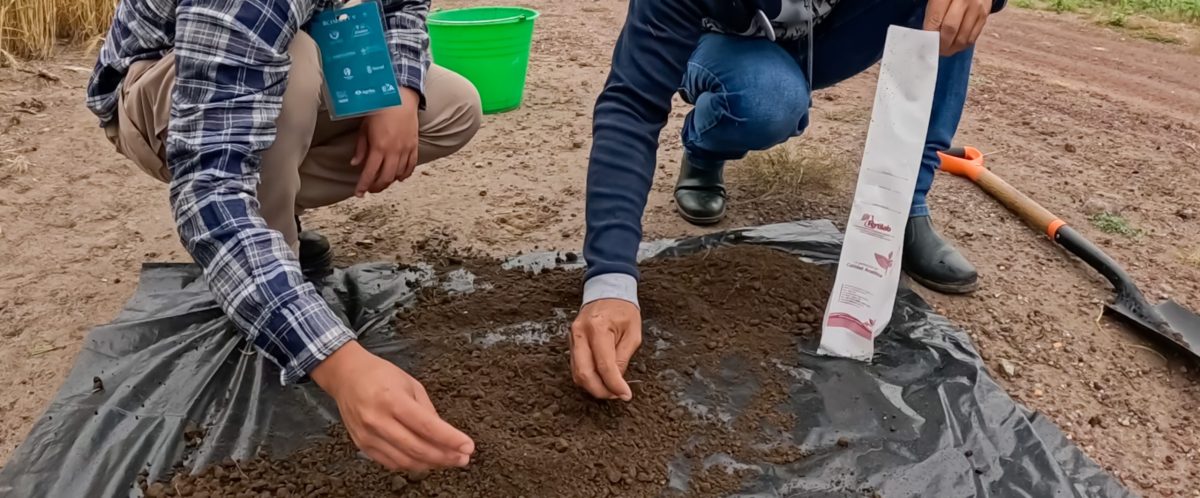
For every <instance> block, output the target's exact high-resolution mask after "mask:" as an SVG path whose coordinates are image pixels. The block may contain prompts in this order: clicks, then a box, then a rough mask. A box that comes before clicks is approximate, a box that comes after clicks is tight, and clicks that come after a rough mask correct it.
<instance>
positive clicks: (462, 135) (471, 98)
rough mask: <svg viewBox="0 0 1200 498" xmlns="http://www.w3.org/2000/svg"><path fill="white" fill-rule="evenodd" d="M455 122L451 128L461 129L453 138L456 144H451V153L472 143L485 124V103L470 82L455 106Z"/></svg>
mask: <svg viewBox="0 0 1200 498" xmlns="http://www.w3.org/2000/svg"><path fill="white" fill-rule="evenodd" d="M453 122H454V126H451V128H452V129H456V130H460V131H458V133H456V134H455V136H454V137H453V139H452V141H453V142H454V145H452V146H451V147H452V149H453V150H451V151H450V152H451V153H454V152H458V150H459V149H462V148H463V147H465V146H466V145H467V144H468V143H470V141H471V139H473V138H475V134H476V133H478V132H479V127H480V126H481V125H482V124H483V103H482V102H481V101H480V98H479V91H478V90H476V89H475V86H474V85H471V84H470V83H468V84H467V85H466V87H465V89H464V90H463V93H462V96H461V98H460V100H459V103H458V105H456V106H455V113H454V121H453Z"/></svg>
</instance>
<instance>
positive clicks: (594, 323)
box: [570, 299, 642, 401]
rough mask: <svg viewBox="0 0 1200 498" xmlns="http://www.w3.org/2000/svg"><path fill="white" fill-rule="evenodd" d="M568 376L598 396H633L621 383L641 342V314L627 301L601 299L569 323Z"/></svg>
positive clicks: (619, 397)
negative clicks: (569, 354)
mask: <svg viewBox="0 0 1200 498" xmlns="http://www.w3.org/2000/svg"><path fill="white" fill-rule="evenodd" d="M570 337H571V377H572V378H573V379H574V380H575V384H577V385H578V386H579V387H582V388H584V389H585V390H587V392H588V393H589V394H591V395H592V396H594V397H596V398H598V399H620V400H624V401H629V400H631V399H633V391H632V390H631V389H630V388H629V383H628V382H625V378H624V375H625V370H626V369H627V368H629V360H630V358H632V357H633V354H634V353H635V352H637V349H638V347H640V346H641V345H642V313H641V311H640V310H638V307H637V306H635V305H634V304H633V303H631V302H629V301H624V300H621V299H601V300H598V301H593V302H590V303H588V304H587V305H586V306H584V307H583V309H581V310H579V316H578V317H576V318H575V322H574V323H572V324H571V336H570Z"/></svg>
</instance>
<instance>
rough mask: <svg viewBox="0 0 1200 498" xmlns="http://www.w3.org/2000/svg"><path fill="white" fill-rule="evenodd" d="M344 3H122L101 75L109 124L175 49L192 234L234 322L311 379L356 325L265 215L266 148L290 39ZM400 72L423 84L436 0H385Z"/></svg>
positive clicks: (179, 134) (91, 87) (179, 217)
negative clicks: (137, 77)
mask: <svg viewBox="0 0 1200 498" xmlns="http://www.w3.org/2000/svg"><path fill="white" fill-rule="evenodd" d="M341 3H342V2H341V1H338V0H121V2H120V5H119V6H118V7H117V13H116V16H115V18H114V20H113V24H112V27H111V28H110V29H109V32H108V36H107V37H106V38H105V40H104V46H103V48H102V50H101V51H100V57H99V60H98V61H97V62H96V69H95V73H94V74H93V75H92V78H91V81H90V82H89V84H88V92H87V93H88V98H87V104H88V107H89V108H90V109H91V110H92V112H94V113H95V114H96V115H97V116H99V117H100V121H101V124H102V125H107V124H109V123H112V122H113V120H114V118H115V116H116V113H117V95H118V92H119V91H120V86H121V81H122V80H123V79H124V77H125V74H126V73H127V71H128V69H129V66H130V65H131V64H133V63H134V62H136V61H139V60H146V59H158V58H161V57H162V56H163V55H164V54H165V53H167V52H168V51H170V50H174V52H175V61H176V62H175V63H176V80H175V90H174V94H173V95H172V99H171V121H170V126H169V128H168V131H167V140H166V148H167V165H168V167H169V169H170V171H171V177H172V181H171V205H172V207H173V210H174V214H175V220H176V223H177V225H178V229H179V235H180V237H181V239H182V240H183V243H184V246H185V247H186V248H187V250H188V252H190V253H191V254H192V257H194V258H195V259H196V261H197V262H198V263H199V264H200V265H201V266H203V267H204V275H205V277H206V279H207V280H208V284H209V287H210V288H211V289H212V292H213V294H214V295H215V296H216V299H217V302H218V303H220V305H221V307H222V309H224V310H225V313H226V314H227V315H228V316H229V317H230V318H231V319H232V320H233V322H234V324H235V325H236V326H237V327H238V328H239V329H240V330H242V331H243V332H245V333H246V335H247V336H249V338H250V339H251V340H252V341H253V342H254V345H255V346H257V347H258V348H259V350H261V351H262V352H263V353H265V354H266V355H267V356H268V357H270V358H271V359H272V360H273V361H275V362H276V363H277V364H278V365H279V366H280V367H281V369H282V373H281V375H280V377H281V380H282V382H284V383H289V382H295V381H297V380H300V379H302V378H304V377H305V376H306V375H307V374H308V373H309V372H310V371H311V370H312V369H313V368H314V367H316V366H317V364H319V363H320V362H321V361H323V360H324V359H325V358H326V357H328V356H329V355H330V354H331V353H333V351H335V350H337V348H339V347H341V346H342V345H343V344H345V343H346V342H348V341H350V340H353V339H354V338H355V334H354V332H353V331H351V330H350V329H349V328H347V327H346V326H345V325H344V324H343V323H342V322H341V320H339V319H338V317H337V316H336V315H335V314H334V313H333V311H332V310H331V309H330V308H329V307H328V306H327V305H326V304H325V302H324V301H323V300H322V299H321V296H320V295H318V294H317V292H316V290H315V289H314V288H313V286H312V285H311V284H308V283H306V282H305V281H304V278H303V276H302V275H301V273H300V265H299V263H298V262H297V260H296V257H295V255H294V254H292V252H291V250H290V249H289V248H288V246H287V243H286V242H285V241H284V239H283V236H282V235H281V234H280V233H279V232H277V231H275V230H272V229H270V228H268V227H267V224H266V222H265V221H263V219H262V217H261V216H260V215H259V212H258V210H259V204H258V201H257V199H256V191H257V190H256V189H257V187H258V181H259V168H260V164H259V162H260V158H261V154H262V152H263V151H264V150H266V149H267V148H268V147H270V146H271V144H272V143H273V142H274V140H275V120H276V118H277V117H278V116H279V112H280V110H281V108H282V104H283V91H284V86H285V85H286V84H287V75H288V70H289V68H290V66H291V60H290V58H289V56H288V54H287V47H288V44H289V43H290V42H291V40H292V38H293V36H294V35H295V34H296V32H297V31H298V30H300V29H302V27H303V26H304V25H305V24H307V23H308V21H309V20H310V19H311V18H312V16H313V14H314V13H315V12H317V11H320V10H322V9H329V8H335V7H336V6H337V5H340V4H341ZM380 3H381V4H382V7H383V11H384V16H385V19H384V23H385V27H386V28H387V40H388V45H389V48H390V51H391V54H392V62H393V65H394V67H395V70H396V77H397V79H398V81H400V83H401V84H402V85H404V86H407V87H409V88H412V89H414V90H417V91H418V92H419V93H421V94H422V95H424V90H425V73H426V71H427V70H428V68H429V62H430V61H429V55H428V54H429V51H428V45H429V42H428V40H429V39H428V34H427V32H426V27H425V17H426V14H427V13H428V12H429V0H380Z"/></svg>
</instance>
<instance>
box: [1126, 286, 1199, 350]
mask: <svg viewBox="0 0 1200 498" xmlns="http://www.w3.org/2000/svg"><path fill="white" fill-rule="evenodd" d="M1147 308H1148V309H1147ZM1107 309H1108V311H1110V312H1112V313H1114V314H1116V315H1118V316H1120V317H1121V318H1123V319H1125V320H1126V321H1128V322H1129V323H1131V324H1133V325H1136V326H1137V327H1139V328H1141V329H1143V330H1146V331H1148V332H1153V333H1155V334H1157V335H1159V336H1161V337H1162V338H1163V339H1166V340H1168V341H1170V342H1171V343H1173V344H1175V345H1177V346H1179V347H1181V348H1183V349H1186V350H1187V351H1188V352H1190V353H1191V354H1193V355H1196V356H1200V315H1196V313H1193V312H1192V311H1191V310H1189V309H1187V308H1184V307H1183V306H1180V305H1179V303H1176V302H1175V301H1163V302H1162V303H1161V304H1158V305H1155V306H1150V307H1142V306H1136V305H1133V306H1130V305H1129V303H1127V302H1125V301H1124V300H1121V299H1118V301H1117V302H1116V303H1113V304H1110V305H1108V306H1107Z"/></svg>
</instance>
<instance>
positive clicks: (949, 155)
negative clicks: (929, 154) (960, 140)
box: [938, 147, 987, 181]
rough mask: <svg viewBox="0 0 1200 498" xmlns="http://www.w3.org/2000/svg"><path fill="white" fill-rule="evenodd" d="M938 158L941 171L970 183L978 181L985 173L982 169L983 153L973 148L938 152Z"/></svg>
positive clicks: (985, 169) (984, 169)
mask: <svg viewBox="0 0 1200 498" xmlns="http://www.w3.org/2000/svg"><path fill="white" fill-rule="evenodd" d="M938 157H940V158H941V159H942V171H945V172H947V173H950V174H952V175H955V176H961V177H963V178H968V179H970V180H971V181H978V180H979V177H980V176H983V173H984V172H985V171H987V168H984V167H983V153H982V152H980V151H979V149H976V148H974V147H963V148H961V149H951V150H948V151H946V152H938Z"/></svg>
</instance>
